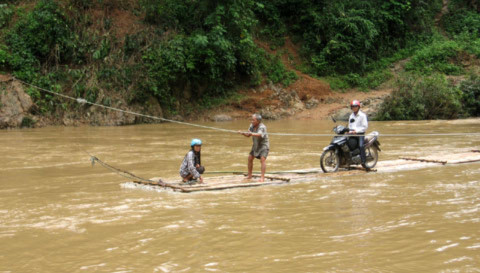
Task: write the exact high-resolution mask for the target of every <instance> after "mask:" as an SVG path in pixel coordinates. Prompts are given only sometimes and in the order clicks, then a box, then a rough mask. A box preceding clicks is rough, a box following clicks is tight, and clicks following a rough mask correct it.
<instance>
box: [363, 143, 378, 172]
mask: <svg viewBox="0 0 480 273" xmlns="http://www.w3.org/2000/svg"><path fill="white" fill-rule="evenodd" d="M365 155H366V158H367V160H366V162H365V167H366V168H370V169H372V168H373V167H375V165H377V161H378V151H377V148H375V147H374V146H370V147H368V148H366V149H365Z"/></svg>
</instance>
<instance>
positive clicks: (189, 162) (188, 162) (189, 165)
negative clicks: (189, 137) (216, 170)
mask: <svg viewBox="0 0 480 273" xmlns="http://www.w3.org/2000/svg"><path fill="white" fill-rule="evenodd" d="M189 174H192V175H193V178H194V179H197V178H199V177H200V173H199V172H198V171H197V168H196V167H195V152H194V151H192V150H190V151H189V152H188V153H187V154H186V155H185V158H183V161H182V165H181V166H180V176H181V177H187V176H188V175H189Z"/></svg>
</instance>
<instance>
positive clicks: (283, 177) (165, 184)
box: [124, 150, 480, 193]
mask: <svg viewBox="0 0 480 273" xmlns="http://www.w3.org/2000/svg"><path fill="white" fill-rule="evenodd" d="M473 162H480V153H479V152H478V151H477V150H472V151H470V152H464V153H457V154H436V155H430V156H425V157H401V158H399V159H397V160H386V161H380V162H378V163H377V166H376V169H373V170H370V172H396V171H402V170H414V169H422V168H429V167H435V166H445V165H450V164H465V163H473ZM365 173H366V172H365V170H364V169H363V168H359V167H353V168H349V169H343V170H340V171H339V172H335V173H323V172H322V170H321V169H320V168H312V169H302V170H291V171H284V172H275V173H274V174H275V175H266V176H265V181H264V182H259V181H258V178H259V177H260V175H257V174H254V175H253V179H250V180H247V179H246V174H245V173H240V172H239V173H232V175H221V176H213V177H204V179H203V183H195V184H186V183H183V182H181V180H180V178H176V179H173V180H162V179H160V178H159V177H154V178H152V179H149V180H148V181H131V182H127V183H124V187H125V188H145V187H147V188H149V189H152V187H153V189H162V190H163V189H165V190H173V191H175V192H184V193H188V192H199V191H215V190H225V189H233V188H250V187H259V186H267V185H282V184H289V183H299V182H309V181H316V180H319V179H325V178H329V177H339V176H350V175H358V174H365Z"/></svg>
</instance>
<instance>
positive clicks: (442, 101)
mask: <svg viewBox="0 0 480 273" xmlns="http://www.w3.org/2000/svg"><path fill="white" fill-rule="evenodd" d="M461 99H462V92H461V91H460V90H459V89H458V88H457V87H455V86H453V85H452V84H451V83H449V82H448V81H447V79H446V78H445V77H444V76H443V75H440V74H434V75H432V76H430V77H422V76H419V75H415V74H407V75H404V76H403V77H401V78H400V79H399V80H398V82H397V89H396V90H395V91H393V93H392V95H391V96H390V97H389V98H388V99H387V100H385V102H384V103H383V105H382V108H381V110H380V113H379V115H378V117H377V118H378V119H380V120H423V119H435V118H441V119H452V118H458V117H459V116H460V114H461V113H462V109H461V106H462V105H461Z"/></svg>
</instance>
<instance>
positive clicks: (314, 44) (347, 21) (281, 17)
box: [257, 0, 441, 75]
mask: <svg viewBox="0 0 480 273" xmlns="http://www.w3.org/2000/svg"><path fill="white" fill-rule="evenodd" d="M262 4H263V5H262V6H263V7H264V8H263V9H261V10H259V11H258V13H259V14H260V18H262V19H263V23H264V24H265V25H267V29H268V31H264V33H276V35H277V36H278V35H284V34H285V32H286V31H287V30H286V29H287V27H288V28H289V29H290V30H291V33H292V35H294V36H296V39H297V40H301V41H302V42H303V51H304V55H305V56H308V60H309V61H310V64H311V66H312V71H313V72H315V73H316V74H318V75H332V74H333V73H340V74H346V73H358V74H362V73H364V72H366V71H368V70H369V64H371V63H372V62H375V61H377V60H379V59H381V58H382V57H384V56H389V55H392V54H393V53H395V52H396V51H397V50H399V49H401V48H404V47H405V46H406V45H407V43H408V41H409V39H410V38H411V37H412V36H413V35H412V34H413V32H414V31H415V32H417V34H421V33H426V32H430V30H431V27H432V21H433V18H434V15H435V14H436V13H437V12H438V10H439V9H440V7H441V1H430V2H429V3H427V2H425V1H419V0H410V1H396V0H391V1H383V0H374V1H352V0H341V1H307V0H291V1H286V0H264V1H262ZM257 10H258V9H257ZM283 22H284V23H283ZM282 32H283V33H282ZM270 36H273V35H270Z"/></svg>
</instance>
